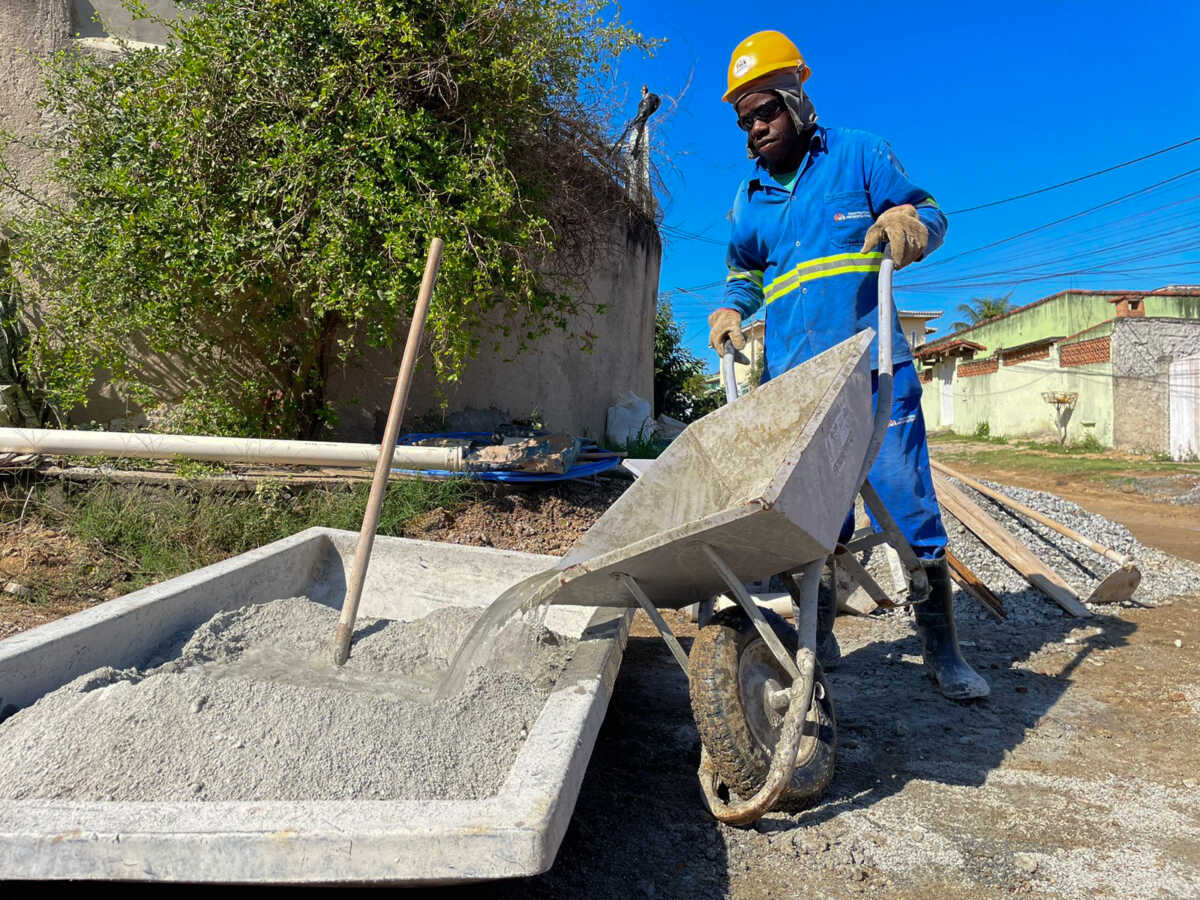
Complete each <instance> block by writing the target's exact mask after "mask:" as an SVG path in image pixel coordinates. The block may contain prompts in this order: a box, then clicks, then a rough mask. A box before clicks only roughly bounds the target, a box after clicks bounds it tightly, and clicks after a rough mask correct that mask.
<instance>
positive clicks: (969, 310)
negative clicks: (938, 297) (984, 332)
mask: <svg viewBox="0 0 1200 900" xmlns="http://www.w3.org/2000/svg"><path fill="white" fill-rule="evenodd" d="M1011 296H1012V292H1011V291H1009V293H1007V294H1005V295H1004V296H1003V297H975V298H973V299H972V300H971V302H970V303H960V304H959V305H958V311H959V314H960V315H963V316H965V317H966V320H967V321H965V322H955V323H954V324H953V325H951V326H950V327H951V328H953V329H954V330H955V331H961V330H962V329H964V328H973V327H975V326H976V325H978V324H980V323H981V322H986V321H987V320H988V319H994V318H996V317H997V316H1002V315H1004V314H1005V313H1007V312H1009V311H1010V310H1011V309H1012V305H1011V304H1010V303H1009V298H1010V297H1011Z"/></svg>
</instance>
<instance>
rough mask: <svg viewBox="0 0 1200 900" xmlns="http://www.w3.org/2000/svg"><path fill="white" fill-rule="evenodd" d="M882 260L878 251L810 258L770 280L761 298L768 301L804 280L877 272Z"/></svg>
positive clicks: (797, 285) (789, 290)
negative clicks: (851, 273)
mask: <svg viewBox="0 0 1200 900" xmlns="http://www.w3.org/2000/svg"><path fill="white" fill-rule="evenodd" d="M882 262H883V254H882V253H879V252H875V253H840V254H838V255H837V256H825V257H821V258H820V259H810V260H808V261H807V262H802V263H801V264H800V265H798V266H796V267H795V268H794V269H792V271H790V272H788V273H787V274H786V275H784V276H782V277H780V278H776V279H775V280H774V281H772V282H771V283H770V284H769V285H768V286H767V290H766V293H765V295H764V297H763V300H764V302H766V303H770V302H771V301H772V300H776V299H778V298H779V297H782V296H783V295H784V294H787V293H791V291H793V290H794V289H795V288H797V287H799V286H800V285H801V284H803V283H804V282H806V281H813V280H815V279H817V278H828V277H830V276H833V275H845V274H847V273H850V272H878V271H879V267H880V265H882Z"/></svg>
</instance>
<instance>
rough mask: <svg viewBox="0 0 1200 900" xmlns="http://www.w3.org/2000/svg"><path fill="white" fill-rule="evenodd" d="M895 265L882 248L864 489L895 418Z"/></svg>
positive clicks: (861, 477)
mask: <svg viewBox="0 0 1200 900" xmlns="http://www.w3.org/2000/svg"><path fill="white" fill-rule="evenodd" d="M895 268H896V264H895V263H894V262H892V249H891V247H890V246H888V245H887V244H884V246H883V261H882V262H881V263H880V266H879V303H878V305H879V328H878V329H877V336H878V345H879V351H878V353H879V359H878V366H879V369H878V372H879V376H878V377H879V386H878V388H877V389H876V391H875V427H874V428H873V429H872V430H871V442H870V443H869V444H868V445H867V455H866V456H865V457H864V458H863V468H862V472H860V473H859V476H858V483H859V485H860V486H861V485H862V483H863V482H864V481H866V480H867V475H869V474H870V472H871V465H872V464H873V463H874V462H875V456H876V454H878V453H879V448H880V446H881V445H882V444H883V438H884V435H885V434H887V429H888V423H889V422H890V421H891V418H892V394H893V391H892V342H893V340H894V337H895V331H894V329H893V327H892V320H893V312H892V310H893V308H894V301H893V299H892V272H893V271H894V270H895Z"/></svg>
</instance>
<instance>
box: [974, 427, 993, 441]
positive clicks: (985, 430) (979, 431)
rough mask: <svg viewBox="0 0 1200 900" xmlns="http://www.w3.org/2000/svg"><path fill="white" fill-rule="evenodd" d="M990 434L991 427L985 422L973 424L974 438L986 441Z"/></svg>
mask: <svg viewBox="0 0 1200 900" xmlns="http://www.w3.org/2000/svg"><path fill="white" fill-rule="evenodd" d="M991 434H992V426H991V425H989V424H988V423H987V422H977V423H976V424H975V437H977V438H978V439H979V440H981V441H986V440H987V439H988V438H989V437H991Z"/></svg>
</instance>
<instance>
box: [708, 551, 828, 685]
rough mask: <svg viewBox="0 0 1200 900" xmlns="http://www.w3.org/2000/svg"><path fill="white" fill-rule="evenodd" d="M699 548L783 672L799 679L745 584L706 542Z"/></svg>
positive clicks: (788, 655)
mask: <svg viewBox="0 0 1200 900" xmlns="http://www.w3.org/2000/svg"><path fill="white" fill-rule="evenodd" d="M700 548H701V549H702V550H703V551H704V555H705V556H707V557H708V559H709V561H710V562H711V563H712V564H713V567H714V568H715V569H716V570H717V572H718V573H719V574H720V576H721V578H722V579H723V580H724V581H725V585H726V587H728V588H729V592H730V593H731V594H733V596H734V599H735V600H737V602H738V605H739V606H741V608H742V610H743V611H744V612H745V613H746V615H747V616H749V617H750V621H751V622H752V623H754V627H755V629H756V630H757V631H758V634H759V637H761V638H762V639H763V642H764V643H765V644H766V645H767V646H768V647H769V648H770V649H771V653H772V654H773V655H774V657H775V658H776V659H777V660H778V661H779V664H780V665H781V666H783V669H784V671H785V672H787V673H788V675H790V676H791V678H792V680H793V681H798V680H799V679H800V670H799V669H798V668H797V667H796V661H795V660H794V659H792V657H791V654H789V653H788V652H787V650H786V649H785V648H784V646H783V644H782V643H780V641H779V636H778V635H777V634H775V631H774V629H772V628H771V626H770V625H768V624H767V620H766V619H765V618H764V617H763V614H762V610H760V609H759V608H758V606H757V604H755V602H754V600H753V599H752V598H751V597H750V594H749V593H748V592H747V591H746V586H745V585H744V584H742V582H741V581H740V580H739V579H738V577H737V575H735V574H734V572H733V570H732V569H731V568H729V566H728V565H726V563H725V560H723V559H721V557H720V555H719V554H718V553H717V551H716V550H714V549H713V548H712V547H711V546H709V545H708V544H701V545H700ZM816 608H817V607H816V603H815V598H814V603H813V617H814V618H813V623H814V624H813V643H814V646H815V644H816Z"/></svg>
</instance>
